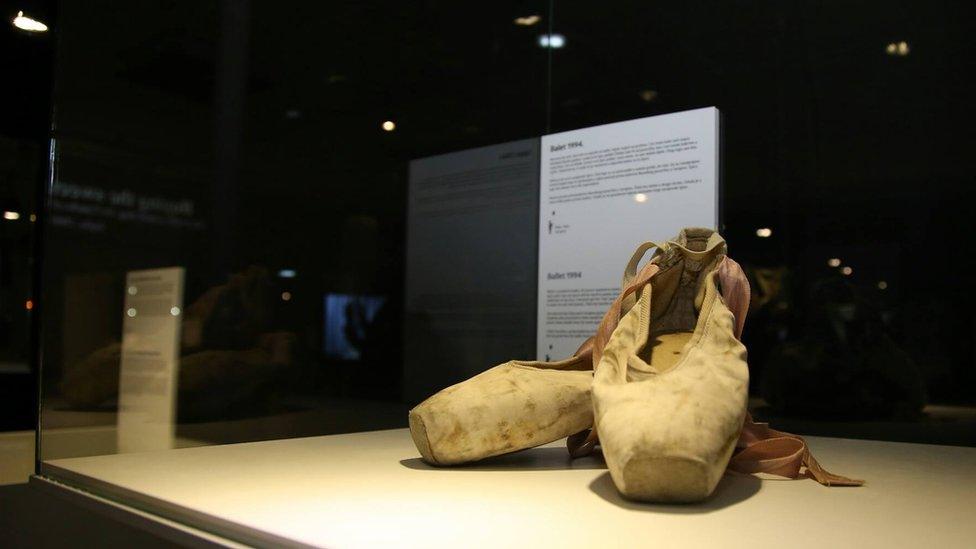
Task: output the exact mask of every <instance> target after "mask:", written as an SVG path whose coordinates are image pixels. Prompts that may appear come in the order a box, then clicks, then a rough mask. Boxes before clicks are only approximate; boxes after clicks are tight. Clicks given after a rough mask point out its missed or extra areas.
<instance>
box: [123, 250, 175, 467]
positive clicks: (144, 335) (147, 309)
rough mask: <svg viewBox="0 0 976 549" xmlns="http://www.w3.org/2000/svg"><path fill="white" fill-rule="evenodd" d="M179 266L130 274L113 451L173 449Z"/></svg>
mask: <svg viewBox="0 0 976 549" xmlns="http://www.w3.org/2000/svg"><path fill="white" fill-rule="evenodd" d="M183 278H184V269H183V268H182V267H171V268H167V269H149V270H144V271H130V272H129V273H128V276H127V277H126V282H125V311H124V313H123V314H124V315H125V316H124V317H123V319H124V320H123V324H122V363H121V365H120V368H119V415H118V451H119V452H120V453H125V452H144V451H150V450H167V449H170V448H172V447H173V441H174V437H175V432H176V431H175V429H176V427H175V420H176V389H177V387H176V381H177V379H178V376H179V367H180V331H181V324H182V323H181V320H182V318H183V310H182V309H183Z"/></svg>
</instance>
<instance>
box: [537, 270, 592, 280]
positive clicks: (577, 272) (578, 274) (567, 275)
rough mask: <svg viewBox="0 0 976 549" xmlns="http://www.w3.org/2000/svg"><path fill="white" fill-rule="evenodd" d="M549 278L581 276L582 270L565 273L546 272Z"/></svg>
mask: <svg viewBox="0 0 976 549" xmlns="http://www.w3.org/2000/svg"><path fill="white" fill-rule="evenodd" d="M546 278H547V279H549V280H559V279H562V278H583V271H567V272H565V273H546Z"/></svg>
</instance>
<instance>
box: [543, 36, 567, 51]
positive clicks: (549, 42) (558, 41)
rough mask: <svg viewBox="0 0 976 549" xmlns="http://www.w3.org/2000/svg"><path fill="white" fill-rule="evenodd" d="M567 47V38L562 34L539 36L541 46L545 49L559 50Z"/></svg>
mask: <svg viewBox="0 0 976 549" xmlns="http://www.w3.org/2000/svg"><path fill="white" fill-rule="evenodd" d="M565 45H566V37H565V36H563V35H561V34H542V35H539V46H541V47H543V48H552V49H559V48H561V47H563V46H565Z"/></svg>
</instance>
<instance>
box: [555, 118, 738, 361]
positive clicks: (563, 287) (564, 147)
mask: <svg viewBox="0 0 976 549" xmlns="http://www.w3.org/2000/svg"><path fill="white" fill-rule="evenodd" d="M540 170H541V182H540V190H539V293H538V307H537V315H538V322H537V334H536V353H537V356H538V358H539V359H540V360H546V359H547V358H548V359H552V360H556V359H561V358H564V357H567V356H569V355H571V354H572V353H573V352H574V351H575V350H576V349H577V347H579V345H580V344H581V343H582V342H583V341H584V340H585V339H586V338H587V337H589V336H591V335H592V334H593V332H594V331H595V330H596V327H597V325H598V324H599V322H600V319H601V317H602V315H603V313H604V311H605V310H606V309H607V307H608V306H609V304H610V303H611V302H612V301H613V299H614V298H615V297H616V295H617V293H618V292H619V290H620V279H621V275H622V273H623V269H624V266H625V265H626V263H627V260H628V259H629V258H630V255H631V253H632V252H633V250H634V248H636V247H637V245H638V244H640V243H641V242H644V241H646V240H655V241H664V240H667V239H669V238H671V237H673V236H674V235H675V234H677V232H678V230H680V229H681V228H682V227H711V228H717V227H718V223H719V219H718V216H719V112H718V110H717V109H715V108H712V107H709V108H704V109H696V110H692V111H685V112H679V113H674V114H666V115H661V116H652V117H648V118H641V119H638V120H629V121H626V122H618V123H615V124H606V125H603V126H595V127H592V128H584V129H580V130H573V131H568V132H563V133H557V134H552V135H546V136H543V138H542V147H541V167H540Z"/></svg>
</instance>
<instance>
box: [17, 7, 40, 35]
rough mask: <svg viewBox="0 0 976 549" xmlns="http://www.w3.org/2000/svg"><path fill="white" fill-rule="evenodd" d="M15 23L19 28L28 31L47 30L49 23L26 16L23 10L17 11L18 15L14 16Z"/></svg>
mask: <svg viewBox="0 0 976 549" xmlns="http://www.w3.org/2000/svg"><path fill="white" fill-rule="evenodd" d="M13 23H14V26H15V27H17V28H18V29H20V30H25V31H27V32H47V25H45V24H44V23H41V22H40V21H38V20H36V19H31V18H30V17H26V16H25V15H24V12H22V11H18V12H17V17H14V20H13Z"/></svg>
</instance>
